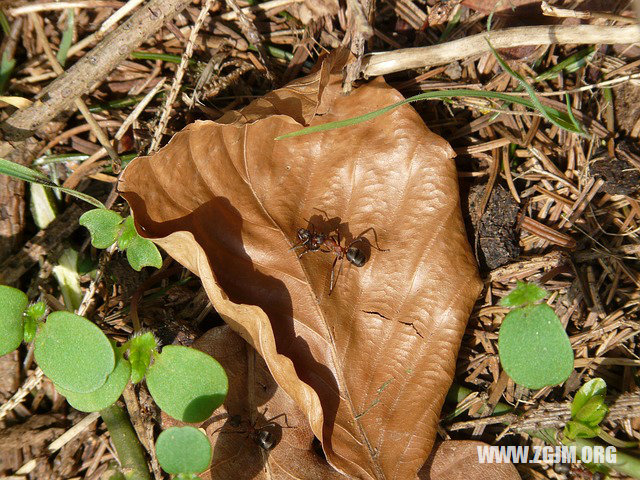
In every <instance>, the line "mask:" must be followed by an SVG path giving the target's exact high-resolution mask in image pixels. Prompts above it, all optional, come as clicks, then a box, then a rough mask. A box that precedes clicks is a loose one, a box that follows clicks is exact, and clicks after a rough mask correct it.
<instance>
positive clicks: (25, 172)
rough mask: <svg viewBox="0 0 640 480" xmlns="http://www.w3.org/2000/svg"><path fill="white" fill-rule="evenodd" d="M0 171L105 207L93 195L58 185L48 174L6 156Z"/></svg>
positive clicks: (2, 160)
mask: <svg viewBox="0 0 640 480" xmlns="http://www.w3.org/2000/svg"><path fill="white" fill-rule="evenodd" d="M0 173H2V174H4V175H9V176H10V177H14V178H17V179H19V180H24V181H25V182H30V183H37V184H40V185H43V186H45V187H49V188H53V189H57V190H60V191H63V192H65V193H68V194H69V195H72V196H74V197H76V198H79V199H80V200H84V201H85V202H87V203H90V204H91V205H93V206H95V207H97V208H105V206H104V205H103V204H102V202H100V201H99V200H97V199H95V198H93V197H92V196H91V195H86V194H84V193H82V192H78V191H77V190H73V189H71V188H65V187H61V186H59V185H56V184H55V183H53V182H52V181H51V180H49V178H47V176H46V175H44V174H42V173H40V172H38V171H37V170H32V169H31V168H28V167H25V166H24V165H19V164H17V163H15V162H11V161H9V160H5V159H4V158H0Z"/></svg>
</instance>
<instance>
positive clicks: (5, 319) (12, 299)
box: [0, 285, 29, 355]
mask: <svg viewBox="0 0 640 480" xmlns="http://www.w3.org/2000/svg"><path fill="white" fill-rule="evenodd" d="M28 303H29V299H28V298H27V296H26V295H25V294H24V293H23V292H21V291H20V290H18V289H17V288H12V287H6V286H4V285H0V332H2V334H1V335H0V355H6V354H7V353H9V352H13V351H14V350H15V349H16V348H18V347H19V346H20V343H21V342H22V338H23V337H24V315H23V312H24V310H25V309H26V308H27V304H28Z"/></svg>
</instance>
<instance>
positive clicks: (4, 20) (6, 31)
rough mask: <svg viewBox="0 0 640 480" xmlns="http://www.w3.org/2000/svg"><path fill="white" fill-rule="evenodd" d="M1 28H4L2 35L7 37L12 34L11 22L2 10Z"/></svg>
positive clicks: (0, 14)
mask: <svg viewBox="0 0 640 480" xmlns="http://www.w3.org/2000/svg"><path fill="white" fill-rule="evenodd" d="M0 27H2V33H4V34H5V35H9V33H10V32H11V26H10V25H9V20H8V19H7V16H6V15H5V14H4V12H3V11H2V10H0Z"/></svg>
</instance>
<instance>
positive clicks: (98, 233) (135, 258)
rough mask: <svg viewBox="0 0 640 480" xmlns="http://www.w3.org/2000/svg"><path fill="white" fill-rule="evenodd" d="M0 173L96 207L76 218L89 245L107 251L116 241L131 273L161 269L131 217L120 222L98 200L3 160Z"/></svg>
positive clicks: (158, 257)
mask: <svg viewBox="0 0 640 480" xmlns="http://www.w3.org/2000/svg"><path fill="white" fill-rule="evenodd" d="M0 173H1V174H4V175H9V176H11V177H14V178H17V179H19V180H24V181H26V182H30V183H32V184H38V185H43V186H45V187H48V188H53V189H58V190H61V191H63V192H65V193H68V194H69V195H72V196H74V197H76V198H79V199H81V200H84V201H85V202H87V203H90V204H91V205H93V206H95V207H98V208H97V209H95V210H89V211H88V212H85V213H84V214H83V215H82V216H81V217H80V225H83V226H85V227H87V228H88V229H89V233H90V234H91V243H92V245H93V246H94V247H96V248H108V247H110V246H111V245H113V244H114V243H115V242H116V241H117V242H118V246H119V247H120V249H121V250H123V251H125V250H126V254H127V260H128V261H129V264H130V265H131V267H132V268H133V269H134V270H136V271H140V270H142V268H143V267H155V268H160V267H161V266H162V256H161V255H160V252H159V251H158V249H157V247H156V246H155V245H154V243H153V242H152V241H151V240H147V239H146V238H142V237H141V236H140V235H138V233H137V232H136V229H135V227H134V224H133V218H132V217H131V216H129V217H127V218H126V219H123V218H122V217H121V216H120V215H119V214H117V213H116V212H112V211H110V210H107V209H106V208H105V206H104V205H103V204H102V203H101V202H100V201H99V200H97V199H95V198H93V197H92V196H90V195H86V194H84V193H81V192H78V191H76V190H73V189H71V188H65V187H61V186H59V185H56V184H55V183H53V182H52V181H51V180H50V179H49V178H48V177H47V176H46V175H44V174H43V173H41V172H39V171H37V170H34V169H31V168H28V167H25V166H23V165H19V164H17V163H15V162H11V161H9V160H5V159H3V158H0Z"/></svg>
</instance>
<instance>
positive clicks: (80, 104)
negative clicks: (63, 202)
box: [29, 13, 122, 173]
mask: <svg viewBox="0 0 640 480" xmlns="http://www.w3.org/2000/svg"><path fill="white" fill-rule="evenodd" d="M29 19H30V20H31V23H33V26H34V28H35V29H36V35H37V37H38V39H39V40H40V43H42V48H44V53H45V55H46V56H47V58H48V60H49V63H50V64H51V67H52V68H53V70H54V72H56V74H57V75H62V74H64V69H63V68H62V66H61V65H60V63H58V60H57V58H56V56H55V55H54V54H53V51H52V50H51V46H50V45H49V40H48V39H47V36H46V34H45V33H44V29H43V28H42V24H41V23H40V17H38V15H37V14H35V13H30V14H29ZM74 103H75V105H76V107H77V108H78V110H80V113H82V116H83V117H84V118H85V120H86V121H87V123H88V124H89V125H90V126H91V131H92V132H93V133H94V135H95V136H96V137H97V138H98V141H99V142H100V144H101V145H102V148H104V149H105V150H106V152H107V153H108V154H109V157H111V162H112V165H113V171H114V172H116V173H118V172H119V171H120V166H121V164H122V162H121V161H120V157H118V154H117V153H116V151H115V150H114V148H113V146H112V145H111V142H110V141H109V137H107V134H106V133H104V130H102V128H101V127H100V125H99V124H98V122H97V121H96V119H95V118H93V115H92V114H91V112H90V111H89V107H87V104H86V103H84V100H82V98H80V97H77V98H76V99H74Z"/></svg>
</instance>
